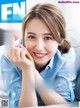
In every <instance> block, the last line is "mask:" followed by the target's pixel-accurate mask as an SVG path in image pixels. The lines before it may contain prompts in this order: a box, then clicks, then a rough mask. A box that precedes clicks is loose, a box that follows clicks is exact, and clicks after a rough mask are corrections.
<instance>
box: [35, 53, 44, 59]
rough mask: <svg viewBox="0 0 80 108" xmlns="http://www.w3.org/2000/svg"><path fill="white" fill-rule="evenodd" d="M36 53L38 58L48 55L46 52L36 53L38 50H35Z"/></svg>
mask: <svg viewBox="0 0 80 108" xmlns="http://www.w3.org/2000/svg"><path fill="white" fill-rule="evenodd" d="M34 55H35V57H36V58H43V57H44V56H45V55H46V53H36V52H34Z"/></svg>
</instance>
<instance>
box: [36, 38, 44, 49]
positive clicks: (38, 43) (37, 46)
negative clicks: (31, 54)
mask: <svg viewBox="0 0 80 108" xmlns="http://www.w3.org/2000/svg"><path fill="white" fill-rule="evenodd" d="M36 49H37V50H39V51H40V50H43V49H44V42H43V40H39V41H37V42H36Z"/></svg>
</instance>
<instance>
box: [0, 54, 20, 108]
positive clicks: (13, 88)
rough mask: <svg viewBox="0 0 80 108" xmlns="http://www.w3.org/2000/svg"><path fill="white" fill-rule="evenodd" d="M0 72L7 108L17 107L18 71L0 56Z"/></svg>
mask: <svg viewBox="0 0 80 108" xmlns="http://www.w3.org/2000/svg"><path fill="white" fill-rule="evenodd" d="M1 72H2V76H3V80H4V85H5V87H6V89H7V91H8V98H9V107H10V108H13V107H18V102H19V98H20V94H21V77H20V75H19V74H18V69H17V67H16V66H15V65H14V64H12V63H11V62H10V61H9V60H8V59H7V58H6V57H5V56H2V58H1Z"/></svg>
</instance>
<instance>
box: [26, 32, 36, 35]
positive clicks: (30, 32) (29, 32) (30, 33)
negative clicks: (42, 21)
mask: <svg viewBox="0 0 80 108" xmlns="http://www.w3.org/2000/svg"><path fill="white" fill-rule="evenodd" d="M27 34H33V35H35V33H33V32H27Z"/></svg>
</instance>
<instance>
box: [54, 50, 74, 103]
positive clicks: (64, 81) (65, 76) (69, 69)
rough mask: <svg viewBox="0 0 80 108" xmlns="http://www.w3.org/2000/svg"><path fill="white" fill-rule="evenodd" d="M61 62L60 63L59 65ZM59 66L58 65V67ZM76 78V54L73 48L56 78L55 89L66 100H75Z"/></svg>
mask: <svg viewBox="0 0 80 108" xmlns="http://www.w3.org/2000/svg"><path fill="white" fill-rule="evenodd" d="M59 65H60V64H58V66H59ZM57 68H58V67H57ZM75 79H76V68H75V54H74V51H73V50H71V52H70V53H69V55H68V56H67V58H66V60H65V61H64V64H63V65H62V67H61V68H60V69H59V70H58V73H57V75H56V78H55V82H56V83H55V90H56V92H58V93H59V94H60V95H61V96H63V97H64V98H65V100H67V101H69V102H73V101H74V100H75V95H74V88H75Z"/></svg>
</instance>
